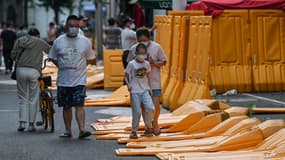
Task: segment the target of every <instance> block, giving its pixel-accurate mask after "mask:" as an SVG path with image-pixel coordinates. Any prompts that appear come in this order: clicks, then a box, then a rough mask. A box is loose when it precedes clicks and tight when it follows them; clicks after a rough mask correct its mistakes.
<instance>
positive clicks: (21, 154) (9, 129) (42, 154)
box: [0, 71, 156, 160]
mask: <svg viewBox="0 0 285 160" xmlns="http://www.w3.org/2000/svg"><path fill="white" fill-rule="evenodd" d="M89 93H92V94H98V95H101V96H103V95H104V94H108V93H110V92H106V91H103V90H93V91H89ZM0 101H1V104H0V137H1V138H0V146H1V147H0V159H1V160H79V159H81V160H117V159H118V160H155V159H156V158H155V157H117V156H116V154H115V152H114V150H115V149H117V148H120V147H124V145H119V144H117V142H116V141H100V140H96V138H95V136H93V137H91V138H90V139H88V140H79V139H77V135H78V129H77V125H76V121H73V134H74V138H72V139H61V138H59V137H58V135H59V134H60V133H62V132H63V131H64V124H63V121H62V116H61V109H59V108H58V107H56V114H55V122H56V126H55V127H56V128H55V132H54V133H49V132H47V131H45V130H43V129H41V128H38V129H37V132H35V133H28V132H17V131H16V129H17V127H18V123H17V120H18V108H17V103H18V99H17V96H16V86H15V81H11V80H9V78H8V76H7V75H4V73H3V71H2V72H0ZM86 113H87V120H86V126H88V127H87V129H88V130H92V128H91V127H89V126H90V124H91V123H92V122H95V121H96V119H97V118H109V117H112V116H114V115H129V114H130V110H129V108H126V107H112V108H105V107H97V108H90V107H89V108H87V109H86ZM37 118H38V119H39V116H38V117H37Z"/></svg>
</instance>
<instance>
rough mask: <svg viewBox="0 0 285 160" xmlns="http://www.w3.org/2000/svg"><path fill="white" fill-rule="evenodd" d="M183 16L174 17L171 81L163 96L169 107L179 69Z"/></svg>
mask: <svg viewBox="0 0 285 160" xmlns="http://www.w3.org/2000/svg"><path fill="white" fill-rule="evenodd" d="M180 33H182V32H181V17H179V16H175V17H174V25H173V36H172V52H171V56H170V57H169V59H168V62H170V61H171V62H170V64H171V66H170V73H169V81H168V84H167V86H166V88H165V90H164V92H163V96H162V104H163V105H164V106H165V107H169V97H170V94H171V92H172V91H173V88H174V86H175V83H176V81H177V71H178V58H179V53H180V52H179V48H180V47H179V44H180V42H181V41H180V37H181V34H180Z"/></svg>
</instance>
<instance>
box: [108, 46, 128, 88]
mask: <svg viewBox="0 0 285 160" xmlns="http://www.w3.org/2000/svg"><path fill="white" fill-rule="evenodd" d="M122 54H123V51H122V50H104V89H114V88H119V87H121V86H122V85H123V80H124V68H123V64H122Z"/></svg>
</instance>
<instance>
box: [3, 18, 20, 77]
mask: <svg viewBox="0 0 285 160" xmlns="http://www.w3.org/2000/svg"><path fill="white" fill-rule="evenodd" d="M1 38H2V40H3V41H2V42H3V56H4V62H5V74H8V73H9V72H11V71H12V68H13V60H12V59H11V50H12V48H13V45H14V43H15V41H16V39H17V35H16V33H15V30H14V26H13V24H12V23H7V29H4V30H3V31H2V33H1Z"/></svg>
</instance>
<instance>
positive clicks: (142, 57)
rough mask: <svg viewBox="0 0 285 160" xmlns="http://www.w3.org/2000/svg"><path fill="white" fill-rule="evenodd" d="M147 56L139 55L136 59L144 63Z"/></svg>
mask: <svg viewBox="0 0 285 160" xmlns="http://www.w3.org/2000/svg"><path fill="white" fill-rule="evenodd" d="M146 57H147V55H146V54H138V55H137V56H136V59H137V60H138V61H139V62H143V61H144V60H145V59H146Z"/></svg>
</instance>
